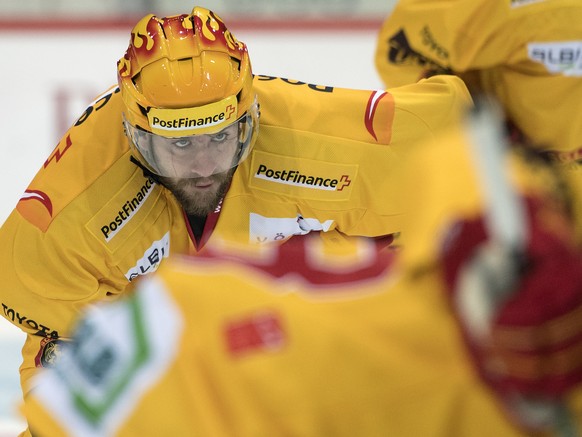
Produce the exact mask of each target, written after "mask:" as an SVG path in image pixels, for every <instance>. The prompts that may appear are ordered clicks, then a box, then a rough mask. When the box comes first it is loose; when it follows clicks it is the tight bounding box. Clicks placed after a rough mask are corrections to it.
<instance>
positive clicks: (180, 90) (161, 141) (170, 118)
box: [117, 7, 259, 177]
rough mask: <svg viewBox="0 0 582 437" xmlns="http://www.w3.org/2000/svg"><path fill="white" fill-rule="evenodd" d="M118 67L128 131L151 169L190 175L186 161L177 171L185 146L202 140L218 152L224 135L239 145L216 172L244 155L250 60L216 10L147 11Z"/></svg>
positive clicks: (249, 136) (254, 124)
mask: <svg viewBox="0 0 582 437" xmlns="http://www.w3.org/2000/svg"><path fill="white" fill-rule="evenodd" d="M117 67H118V68H117V71H118V83H119V87H120V91H121V96H122V100H123V103H124V113H123V117H124V124H125V129H126V133H127V134H128V137H129V139H130V143H131V145H132V147H133V150H134V152H137V153H135V155H136V157H137V158H138V159H139V160H140V162H141V163H142V164H144V165H145V167H147V169H148V170H150V171H151V172H153V173H154V174H157V175H161V176H169V177H194V176H193V175H192V176H190V175H189V174H188V170H185V167H184V165H182V166H181V167H180V170H178V167H179V165H178V164H181V163H182V164H183V162H184V159H185V158H184V157H185V154H184V153H185V152H187V151H188V149H187V147H190V146H192V145H193V144H200V143H202V142H204V144H210V145H215V146H217V147H216V148H215V149H213V150H214V152H213V153H219V146H220V147H222V143H223V140H224V139H225V138H227V136H228V137H231V138H233V139H234V138H236V140H237V141H238V148H237V151H236V153H235V155H234V157H233V159H232V162H230V161H229V162H228V163H226V164H224V163H223V164H222V165H219V166H218V167H217V169H216V170H215V172H219V171H224V170H225V168H224V167H228V168H232V167H234V166H236V165H238V163H239V162H241V161H242V160H243V159H244V158H246V156H247V155H248V153H249V150H250V149H251V147H252V145H253V143H254V141H255V139H256V136H257V132H258V117H259V115H258V104H257V101H256V95H255V93H254V91H253V86H252V78H253V76H252V71H251V64H250V60H249V56H248V52H247V47H246V45H245V44H244V43H242V42H240V41H238V40H237V39H236V38H235V37H234V35H233V34H232V33H231V32H230V31H229V30H228V29H227V27H226V25H225V24H224V22H223V21H222V19H221V18H220V17H218V16H217V15H216V14H215V13H213V12H212V11H209V10H207V9H204V8H201V7H195V8H194V9H193V10H192V12H191V13H190V15H186V14H183V15H175V16H170V17H164V18H158V17H156V16H154V15H151V14H150V15H147V16H145V17H144V18H142V19H141V20H140V21H139V22H138V23H137V25H136V26H135V27H134V28H133V30H132V32H131V40H130V44H129V47H128V49H127V51H126V53H125V55H124V56H123V57H122V58H121V59H120V60H119V61H118V63H117ZM235 127H236V129H235ZM176 150H179V151H180V153H178V154H175V153H174V152H175V151H176ZM162 151H163V153H162ZM158 152H160V153H158ZM172 156H173V157H172ZM168 160H170V161H168Z"/></svg>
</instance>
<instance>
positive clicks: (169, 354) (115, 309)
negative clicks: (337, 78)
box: [25, 236, 542, 437]
mask: <svg viewBox="0 0 582 437" xmlns="http://www.w3.org/2000/svg"><path fill="white" fill-rule="evenodd" d="M301 240H303V241H302V243H299V241H301ZM303 243H305V244H304V247H303V250H301V251H299V250H297V249H298V246H299V245H300V244H301V245H303ZM317 243H318V242H317V241H314V240H313V238H312V236H305V237H298V238H294V239H293V240H292V241H290V242H289V243H287V244H285V245H282V246H281V247H280V248H279V249H275V251H270V252H269V253H268V255H269V256H260V255H257V256H256V258H255V259H254V260H252V259H249V260H248V261H247V263H246V264H243V263H241V262H240V261H239V262H233V261H229V260H226V259H224V258H222V259H205V258H203V257H199V258H196V259H190V260H188V259H184V260H179V259H177V260H175V261H174V260H172V261H170V262H169V263H164V265H162V266H161V268H160V269H159V270H158V273H157V274H156V277H151V279H145V280H144V281H142V282H140V284H139V287H138V290H137V292H136V293H135V294H133V295H132V297H131V299H130V300H124V301H118V302H115V303H113V304H110V305H108V306H107V307H104V308H100V309H95V310H94V311H93V312H92V313H91V314H90V315H89V317H88V318H86V319H85V320H84V321H83V322H82V323H81V325H80V328H79V335H80V341H81V343H80V344H79V345H76V346H75V347H74V349H71V350H70V354H63V355H62V356H61V360H60V361H59V363H58V364H57V367H56V368H55V369H49V372H46V373H41V375H40V378H39V379H38V380H37V381H35V388H34V389H33V390H32V391H31V394H30V395H29V396H27V397H26V403H25V412H26V417H27V420H28V423H29V427H30V430H31V432H32V434H33V435H35V436H41V437H42V436H47V437H49V436H50V437H52V436H57V435H58V436H63V437H65V436H71V437H73V436H84V437H97V436H105V435H107V436H111V437H113V436H118V437H130V436H136V437H137V436H154V435H164V436H213V437H219V436H225V437H226V436H234V435H236V436H241V437H243V436H252V437H256V436H279V435H290V436H334V437H339V436H354V435H357V436H380V435H386V436H402V437H409V436H410V437H413V436H423V437H431V436H435V437H455V436H458V437H465V436H471V437H479V436H483V437H490V436H504V437H512V436H516V437H517V436H525V435H528V434H527V433H526V432H525V431H524V430H522V429H520V428H518V427H516V426H515V425H514V424H512V423H511V422H510V421H509V420H508V417H507V416H506V415H505V413H504V411H503V409H502V407H501V405H500V404H499V403H498V401H497V399H496V398H495V396H493V394H492V392H491V391H489V390H488V389H487V387H486V386H485V385H484V384H483V383H482V382H481V381H480V379H479V377H478V375H477V373H476V372H475V371H474V369H473V367H472V362H471V360H470V358H469V357H468V355H467V353H466V350H465V348H464V345H463V343H462V340H461V337H460V335H459V332H458V329H457V325H456V321H455V318H454V317H453V315H452V313H451V312H450V307H449V306H448V304H447V302H446V300H445V298H444V296H445V292H444V291H443V289H442V282H441V281H440V280H439V275H437V274H430V275H427V274H424V275H407V276H403V277H399V276H398V277H397V279H396V278H395V277H394V272H393V271H392V270H393V267H392V266H393V263H392V262H391V260H390V256H391V255H393V254H392V253H389V252H386V251H383V252H380V253H378V252H376V250H375V249H374V248H372V247H370V246H369V245H372V244H373V243H371V240H367V241H362V242H361V243H360V244H361V245H362V246H361V247H360V250H359V252H358V253H359V254H360V256H359V259H357V260H356V259H354V257H353V256H350V257H349V258H348V260H349V262H350V267H351V268H350V269H346V270H347V271H344V272H343V274H342V271H341V270H340V271H339V272H338V270H336V269H337V264H335V265H333V264H332V263H330V262H329V257H327V256H322V254H321V252H320V251H319V249H318V244H317ZM264 255H267V254H264ZM273 255H274V256H273ZM326 260H327V262H326ZM331 266H333V267H335V269H334V268H332V267H331ZM54 370H57V372H54ZM536 435H542V434H536Z"/></svg>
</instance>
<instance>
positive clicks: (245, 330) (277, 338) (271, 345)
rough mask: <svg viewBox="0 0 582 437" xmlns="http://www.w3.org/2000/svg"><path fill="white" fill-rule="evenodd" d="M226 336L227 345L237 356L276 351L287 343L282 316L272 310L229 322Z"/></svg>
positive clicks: (234, 355)
mask: <svg viewBox="0 0 582 437" xmlns="http://www.w3.org/2000/svg"><path fill="white" fill-rule="evenodd" d="M224 336H225V340H226V347H227V349H228V351H229V352H230V354H231V355H232V356H233V357H235V358H238V357H240V356H243V355H246V354H248V353H251V352H276V351H279V350H281V349H282V348H283V347H284V346H285V344H286V343H287V335H286V334H285V331H284V330H283V326H282V324H281V321H280V318H279V316H278V315H277V314H276V313H274V312H271V311H266V312H262V313H258V314H254V315H251V316H248V317H246V318H241V319H239V320H233V321H230V322H228V323H227V324H226V326H225V328H224Z"/></svg>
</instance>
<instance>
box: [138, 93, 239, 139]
mask: <svg viewBox="0 0 582 437" xmlns="http://www.w3.org/2000/svg"><path fill="white" fill-rule="evenodd" d="M236 113H237V100H236V96H230V97H227V98H226V99H223V100H221V101H219V102H215V103H210V104H208V105H204V106H199V107H196V108H179V109H163V108H151V109H150V110H149V112H148V121H149V123H150V128H151V130H152V132H153V133H155V134H158V135H163V136H166V137H182V136H186V135H199V134H205V133H211V132H217V131H219V130H221V129H223V128H225V127H227V126H228V125H230V124H231V123H233V122H234V121H235V120H236Z"/></svg>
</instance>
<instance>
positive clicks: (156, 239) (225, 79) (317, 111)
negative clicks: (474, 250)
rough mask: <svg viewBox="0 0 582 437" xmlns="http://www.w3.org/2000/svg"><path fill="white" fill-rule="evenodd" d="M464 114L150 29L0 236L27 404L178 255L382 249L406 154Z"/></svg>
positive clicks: (396, 215) (234, 44)
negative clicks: (82, 316)
mask: <svg viewBox="0 0 582 437" xmlns="http://www.w3.org/2000/svg"><path fill="white" fill-rule="evenodd" d="M470 104H471V98H470V96H469V94H468V91H467V89H466V87H465V85H464V84H463V83H462V81H460V80H459V79H458V78H455V77H447V76H443V77H435V78H431V79H429V80H425V81H421V82H419V83H418V84H414V85H411V86H404V87H401V88H398V89H394V90H390V91H377V90H374V91H366V90H350V89H338V88H333V87H330V86H324V85H316V84H308V83H304V82H301V81H297V80H291V79H286V78H277V77H271V76H266V75H260V76H255V77H253V74H252V71H251V64H250V61H249V55H248V53H247V47H246V46H245V44H244V43H242V42H241V41H238V40H237V39H236V38H235V36H234V35H233V34H232V33H231V32H230V31H229V30H228V29H227V27H226V26H225V24H224V22H223V21H222V20H221V19H220V18H219V17H218V16H217V15H216V14H214V13H213V12H211V11H209V10H207V9H204V8H201V7H195V8H194V9H193V10H192V12H191V14H184V15H177V16H171V17H166V18H158V17H156V16H153V15H148V16H146V17H144V18H143V19H142V20H141V21H139V23H138V24H137V25H136V26H135V27H134V29H133V30H132V32H131V39H130V44H129V48H128V49H127V52H126V53H125V55H124V56H123V57H122V58H121V59H120V60H119V62H118V86H116V87H114V88H111V89H110V90H108V91H107V92H105V93H104V94H103V95H101V96H100V97H98V98H97V99H96V100H95V101H94V102H93V104H92V105H90V106H89V107H88V108H87V110H86V111H85V112H84V113H83V114H82V115H81V117H80V118H79V119H78V120H77V121H76V123H75V124H74V126H72V127H71V128H70V129H69V131H68V132H66V134H65V135H64V137H63V139H62V141H61V142H60V143H59V144H58V145H57V146H56V148H55V150H54V152H53V153H52V154H51V155H50V156H49V157H48V159H47V160H46V162H45V163H44V165H43V167H42V168H41V169H40V171H39V172H38V174H37V175H36V177H35V178H34V179H33V181H32V182H31V183H30V185H29V186H28V189H27V190H26V192H25V193H24V194H23V196H22V198H21V199H20V201H19V202H18V204H17V206H16V209H15V210H14V211H13V213H12V214H11V215H10V216H9V218H8V219H7V221H6V222H5V223H4V225H3V226H2V229H1V230H0V263H1V264H2V278H3V280H4V285H3V289H2V295H1V302H2V315H3V316H4V317H5V318H7V319H8V320H9V321H10V322H12V323H14V324H15V325H16V326H18V327H20V328H21V329H23V330H24V331H25V332H26V333H27V334H28V335H27V339H26V342H25V345H24V348H23V356H24V363H23V365H22V367H21V379H22V383H23V386H24V390H25V391H26V390H27V380H28V378H29V376H30V374H31V373H32V372H33V371H34V369H35V367H39V366H43V365H45V364H47V363H49V362H52V361H54V359H55V357H56V352H58V350H59V347H58V346H59V342H60V341H61V340H62V339H63V338H66V337H67V336H68V335H69V333H70V327H71V323H72V320H74V319H75V317H76V315H77V314H78V312H79V310H80V309H81V308H83V307H85V306H86V305H88V304H92V303H95V302H98V301H107V300H112V299H115V298H117V297H118V296H119V295H122V294H123V293H124V292H126V291H127V290H128V289H130V288H131V287H132V285H133V283H134V282H135V280H136V278H138V277H139V276H143V275H145V274H148V273H150V272H153V271H155V270H156V269H157V268H158V266H159V265H160V263H163V262H165V261H164V260H165V259H166V258H168V257H171V256H173V255H175V254H198V253H201V252H203V251H204V250H206V248H207V247H208V246H211V245H216V244H220V242H222V241H241V242H244V243H248V242H252V243H277V242H280V241H285V240H287V239H289V238H290V237H291V236H293V235H302V234H307V233H309V232H311V231H323V232H324V233H326V232H328V233H330V235H337V238H340V237H341V236H342V235H344V234H345V235H361V236H371V237H379V238H382V237H386V238H387V239H389V238H390V236H391V235H392V234H393V233H395V232H398V231H399V230H400V227H401V225H402V211H401V208H400V207H399V205H397V204H396V203H395V202H396V200H395V197H396V196H395V192H396V190H397V188H396V187H397V181H396V180H395V179H393V177H392V174H393V173H394V170H395V169H396V168H397V167H398V162H399V161H398V153H399V150H401V149H403V148H405V147H406V146H407V145H408V144H409V143H411V142H413V141H415V140H416V139H418V138H421V137H425V136H427V137H433V136H434V133H435V132H436V131H437V130H438V129H440V128H441V127H442V126H444V125H447V124H449V123H452V122H454V121H455V120H456V119H457V118H458V117H459V116H460V114H462V113H463V111H464V108H465V107H466V106H468V105H470ZM259 118H260V125H261V127H260V129H259Z"/></svg>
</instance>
